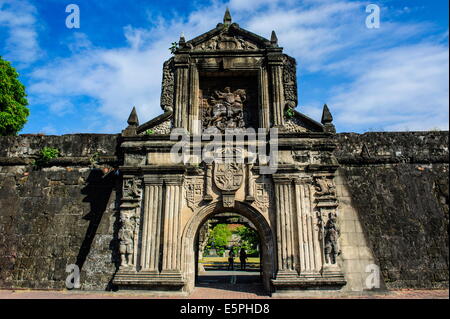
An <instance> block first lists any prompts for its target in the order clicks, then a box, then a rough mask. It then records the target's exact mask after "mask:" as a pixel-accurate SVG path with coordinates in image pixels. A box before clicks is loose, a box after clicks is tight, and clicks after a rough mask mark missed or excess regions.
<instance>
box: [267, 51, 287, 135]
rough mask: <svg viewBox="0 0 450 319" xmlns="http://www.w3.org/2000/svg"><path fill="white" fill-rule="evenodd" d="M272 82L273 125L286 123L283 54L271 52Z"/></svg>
mask: <svg viewBox="0 0 450 319" xmlns="http://www.w3.org/2000/svg"><path fill="white" fill-rule="evenodd" d="M269 66H270V75H271V84H272V110H273V126H276V127H282V126H283V125H284V86H283V61H282V56H281V55H278V54H271V55H270V58H269Z"/></svg>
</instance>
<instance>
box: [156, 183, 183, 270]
mask: <svg viewBox="0 0 450 319" xmlns="http://www.w3.org/2000/svg"><path fill="white" fill-rule="evenodd" d="M163 179H164V184H165V197H164V239H163V240H164V241H163V256H162V258H163V260H162V271H161V275H163V274H169V275H179V276H180V277H181V272H180V269H181V260H180V259H181V258H180V252H181V245H180V238H181V229H180V228H181V200H182V183H183V176H182V175H174V176H167V177H164V178H163Z"/></svg>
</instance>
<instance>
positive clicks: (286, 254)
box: [273, 176, 297, 279]
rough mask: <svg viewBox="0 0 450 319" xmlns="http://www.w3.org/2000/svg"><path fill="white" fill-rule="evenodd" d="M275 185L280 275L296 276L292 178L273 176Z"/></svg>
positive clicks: (278, 273)
mask: <svg viewBox="0 0 450 319" xmlns="http://www.w3.org/2000/svg"><path fill="white" fill-rule="evenodd" d="M273 180H274V185H275V201H276V202H275V214H276V224H277V253H278V272H277V277H276V278H277V279H279V277H286V276H288V277H296V276H297V272H296V271H295V249H294V248H295V247H294V223H293V215H294V214H293V207H292V185H291V184H292V180H291V178H289V177H284V176H283V177H280V176H273Z"/></svg>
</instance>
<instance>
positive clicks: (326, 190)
mask: <svg viewBox="0 0 450 319" xmlns="http://www.w3.org/2000/svg"><path fill="white" fill-rule="evenodd" d="M314 186H315V189H316V192H315V196H316V197H320V196H326V195H328V196H335V195H336V187H335V186H334V183H333V180H332V179H330V178H327V177H324V176H321V177H316V178H314Z"/></svg>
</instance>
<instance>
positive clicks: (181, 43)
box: [178, 32, 186, 47]
mask: <svg viewBox="0 0 450 319" xmlns="http://www.w3.org/2000/svg"><path fill="white" fill-rule="evenodd" d="M178 44H179V46H180V47H183V46H184V45H185V44H186V39H185V38H184V32H181V34H180V40H179V41H178Z"/></svg>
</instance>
